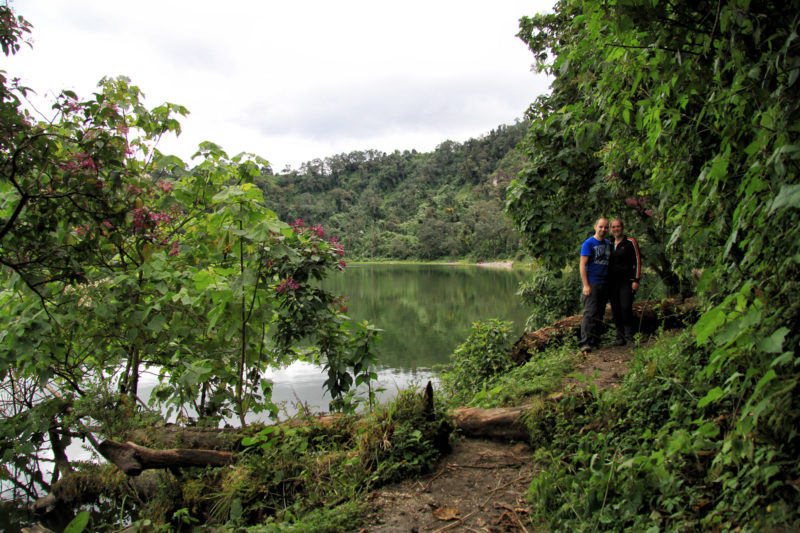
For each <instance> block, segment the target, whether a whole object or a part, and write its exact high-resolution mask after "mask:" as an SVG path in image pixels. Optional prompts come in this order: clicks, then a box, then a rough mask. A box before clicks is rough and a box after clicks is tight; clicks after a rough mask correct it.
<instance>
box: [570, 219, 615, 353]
mask: <svg viewBox="0 0 800 533" xmlns="http://www.w3.org/2000/svg"><path fill="white" fill-rule="evenodd" d="M606 233H608V219H607V218H605V217H601V218H598V219H597V222H595V224H594V235H592V236H591V237H589V238H588V239H586V240H585V241H584V242H583V246H581V281H582V282H583V294H581V302H583V319H582V320H581V338H580V341H578V346H579V347H580V349H581V351H582V352H583V353H589V352H591V351H592V347H597V346H598V345H599V344H600V335H599V331H600V325H601V324H602V322H603V313H605V310H606V301H607V300H608V293H607V290H606V282H607V280H608V260H609V258H610V257H611V243H609V242H608V239H606V238H605V237H606Z"/></svg>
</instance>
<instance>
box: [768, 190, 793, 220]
mask: <svg viewBox="0 0 800 533" xmlns="http://www.w3.org/2000/svg"><path fill="white" fill-rule="evenodd" d="M798 206H800V183H797V184H794V185H784V186H782V187H781V190H780V191H778V195H777V196H776V197H775V199H774V200H773V201H772V205H771V206H770V208H769V214H770V215H771V214H773V213H774V212H775V211H777V210H778V209H783V208H784V207H798Z"/></svg>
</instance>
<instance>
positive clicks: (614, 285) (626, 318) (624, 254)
mask: <svg viewBox="0 0 800 533" xmlns="http://www.w3.org/2000/svg"><path fill="white" fill-rule="evenodd" d="M624 229H625V228H624V226H623V224H622V220H620V219H618V218H615V219H614V220H612V221H611V235H613V237H614V239H613V241H612V243H611V259H610V261H609V264H608V296H609V300H611V311H613V313H614V325H615V326H616V327H617V340H616V342H615V343H614V346H625V343H626V342H631V343H632V342H633V334H634V333H635V331H636V328H635V325H634V320H633V297H634V295H635V294H636V291H637V290H638V289H639V279H640V278H641V275H642V256H641V254H640V253H639V243H637V242H636V239H633V238H632V237H628V236H626V235H625V233H624Z"/></svg>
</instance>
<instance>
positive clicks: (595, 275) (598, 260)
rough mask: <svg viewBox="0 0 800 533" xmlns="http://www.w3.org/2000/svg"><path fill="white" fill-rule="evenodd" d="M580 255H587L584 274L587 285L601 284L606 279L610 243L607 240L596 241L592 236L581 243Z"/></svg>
mask: <svg viewBox="0 0 800 533" xmlns="http://www.w3.org/2000/svg"><path fill="white" fill-rule="evenodd" d="M581 255H588V256H589V262H588V263H586V274H587V277H588V278H589V283H600V284H603V283H605V282H606V279H607V278H608V259H609V258H610V257H611V243H609V242H608V239H603V240H602V241H598V240H597V239H595V238H594V235H592V236H591V237H589V238H588V239H586V240H585V241H583V246H581Z"/></svg>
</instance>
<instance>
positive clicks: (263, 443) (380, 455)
mask: <svg viewBox="0 0 800 533" xmlns="http://www.w3.org/2000/svg"><path fill="white" fill-rule="evenodd" d="M250 433H251V435H252V436H250V437H246V438H244V439H242V441H241V443H242V449H241V450H240V451H239V452H237V460H236V461H235V463H234V464H233V465H232V466H229V467H225V468H210V467H209V468H196V469H183V470H181V471H178V470H176V471H174V472H170V471H158V472H153V471H150V472H146V473H145V474H146V475H145V476H142V477H143V478H144V480H146V481H144V485H142V484H141V483H140V484H138V485H137V487H136V488H134V487H133V486H132V485H131V484H130V483H127V482H126V480H125V476H124V474H122V473H121V472H120V471H119V470H118V469H117V468H116V467H114V466H113V465H103V466H98V465H94V464H87V465H84V467H83V472H82V473H79V474H74V475H73V476H71V477H70V478H68V479H71V480H73V482H74V483H72V486H71V488H68V487H67V486H65V485H62V490H73V491H74V492H75V494H76V495H79V494H82V495H84V496H86V495H87V490H88V491H89V492H90V493H91V494H89V496H90V499H92V500H94V499H95V497H96V496H98V495H99V496H101V498H100V501H101V502H102V504H101V505H100V506H96V505H95V506H92V507H91V508H90V509H89V510H86V511H83V512H82V513H81V514H79V515H78V517H77V518H76V520H74V521H73V527H74V529H73V530H72V531H117V530H119V529H120V528H121V527H125V526H126V525H128V527H129V529H126V531H148V532H152V531H194V530H195V529H194V528H196V527H198V526H200V527H202V530H203V531H216V532H225V531H231V532H232V531H237V532H242V531H247V532H251V533H262V532H284V531H298V532H300V531H302V532H313V531H346V530H351V529H353V528H356V527H358V526H359V525H360V524H361V522H362V521H363V517H364V510H365V509H366V506H367V496H368V494H369V492H370V491H371V490H373V489H375V488H376V487H379V486H381V485H383V484H386V483H388V482H391V481H395V480H399V479H403V478H406V477H410V476H414V475H419V474H421V473H424V472H426V471H428V470H429V469H430V468H431V466H432V465H433V464H435V463H436V461H437V460H438V459H439V457H440V455H441V453H442V452H443V451H445V450H446V448H447V442H448V436H449V433H450V427H449V425H448V423H447V422H446V421H445V419H444V417H443V412H442V411H441V410H437V409H435V408H434V407H433V406H432V404H431V402H430V401H429V400H427V399H426V397H425V396H424V395H421V394H417V393H415V392H411V391H403V392H401V393H400V394H399V395H398V396H397V398H396V399H395V400H394V401H393V402H391V403H390V404H386V405H383V406H380V407H379V408H377V409H376V410H375V411H374V412H373V413H371V414H368V415H364V416H360V417H357V416H354V415H351V416H341V417H337V418H335V419H334V420H333V422H330V421H328V422H322V421H320V420H318V419H315V418H298V419H295V420H291V421H288V422H285V423H283V424H280V425H276V426H267V427H264V428H262V429H260V430H258V431H257V432H254V431H253V428H251V429H250ZM146 485H149V487H147V486H146ZM143 487H144V489H143ZM143 490H145V492H149V494H147V496H146V497H144V496H143V492H142V491H143ZM62 527H63V526H62Z"/></svg>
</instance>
